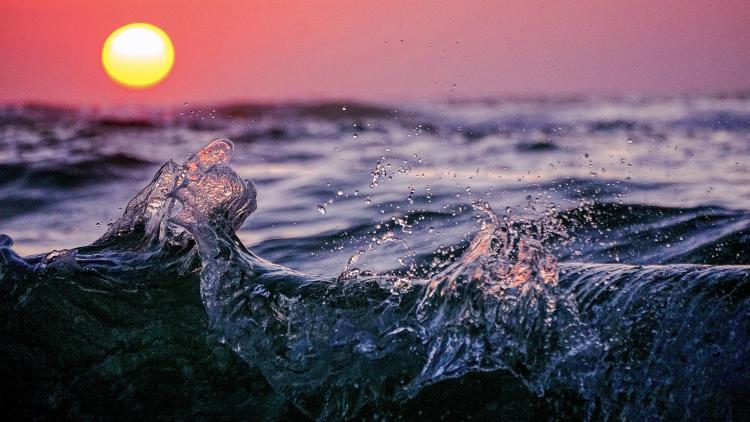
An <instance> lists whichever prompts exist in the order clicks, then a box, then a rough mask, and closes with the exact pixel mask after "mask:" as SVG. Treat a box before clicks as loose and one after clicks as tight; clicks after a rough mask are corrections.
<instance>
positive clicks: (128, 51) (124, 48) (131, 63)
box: [102, 23, 174, 89]
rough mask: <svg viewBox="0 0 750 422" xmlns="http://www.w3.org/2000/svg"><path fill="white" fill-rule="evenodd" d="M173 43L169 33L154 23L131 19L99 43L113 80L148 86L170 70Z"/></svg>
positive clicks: (139, 86)
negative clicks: (101, 43)
mask: <svg viewBox="0 0 750 422" xmlns="http://www.w3.org/2000/svg"><path fill="white" fill-rule="evenodd" d="M173 63H174V47H173V46H172V41H171V40H170V39H169V36H167V34H166V33H165V32H164V31H162V30H161V29H159V28H158V27H156V26H154V25H150V24H147V23H131V24H129V25H125V26H123V27H121V28H118V29H117V30H116V31H114V32H113V33H112V34H111V35H110V36H109V37H107V40H106V41H105V42H104V46H103V47H102V65H103V66H104V69H105V71H106V72H107V74H108V75H109V76H110V77H111V78H112V79H113V80H115V81H116V82H118V83H120V84H122V85H125V86H127V87H131V88H139V89H142V88H148V87H150V86H153V85H156V84H157V83H159V82H160V81H161V80H162V79H164V78H165V77H166V76H167V75H168V74H169V71H170V70H172V64H173Z"/></svg>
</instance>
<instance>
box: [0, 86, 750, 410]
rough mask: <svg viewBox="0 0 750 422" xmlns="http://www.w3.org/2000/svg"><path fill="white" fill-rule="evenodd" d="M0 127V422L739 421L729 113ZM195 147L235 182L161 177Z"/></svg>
mask: <svg viewBox="0 0 750 422" xmlns="http://www.w3.org/2000/svg"><path fill="white" fill-rule="evenodd" d="M0 125H1V126H0V127H1V129H0V204H2V206H1V207H0V233H5V234H6V235H8V236H10V238H12V239H13V242H11V241H10V239H9V238H3V239H2V240H0V243H1V244H2V245H0V251H1V252H2V256H3V258H2V260H0V327H3V328H2V329H0V361H1V362H2V363H0V387H2V390H3V394H2V398H0V405H1V408H2V409H3V411H4V412H7V413H8V415H21V416H26V417H34V418H42V419H50V418H51V419H60V418H69V419H109V418H113V417H114V418H128V419H130V418H145V419H154V418H159V419H167V418H169V419H174V418H176V419H192V418H206V419H227V420H236V419H250V420H278V419H292V418H298V417H301V416H302V415H307V416H310V417H313V418H321V419H336V418H351V417H356V418H371V417H373V416H385V417H388V418H392V419H394V418H395V419H398V418H403V419H407V420H412V419H422V418H438V417H444V418H447V419H469V418H472V419H481V420H496V419H498V418H501V417H510V418H514V419H527V420H533V419H539V418H547V419H549V418H552V419H582V418H588V419H593V420H607V419H620V418H627V419H645V418H650V417H654V418H657V419H682V418H690V419H705V418H710V419H737V420H742V419H743V415H744V414H746V413H743V411H744V410H745V409H746V408H747V407H748V406H749V405H750V403H749V402H748V397H750V368H749V365H750V363H748V362H750V361H748V357H750V332H749V330H750V269H748V267H747V265H748V264H750V259H749V258H748V254H747V247H746V245H747V244H748V240H749V238H750V164H748V162H747V159H746V157H749V156H750V98H746V97H742V96H729V97H718V96H691V97H670V98H648V99H647V98H621V99H592V98H567V99H538V100H492V101H490V100H487V101H471V102H468V101H467V102H451V103H448V102H446V103H435V102H433V103H427V102H417V103H415V104H410V105H398V106H391V105H375V104H361V103H352V102H336V103H309V104H286V105H235V106H223V107H216V108H211V107H197V106H195V107H194V106H191V105H185V106H184V107H180V108H179V109H170V110H167V109H149V110H140V109H139V110H93V109H78V110H72V109H57V108H49V107H5V108H3V109H2V110H1V111H0ZM216 138H230V139H232V141H233V143H234V152H233V158H232V161H231V168H230V167H227V166H226V164H224V161H223V160H219V161H217V163H218V164H216V163H214V162H213V161H211V160H210V159H207V160H208V161H205V160H204V161H201V160H200V158H201V156H198V158H194V159H193V161H189V162H188V164H189V163H190V162H197V163H199V165H197V167H195V168H194V169H192V170H191V167H190V166H189V165H186V167H182V166H180V165H179V164H170V165H167V167H162V164H163V163H164V162H166V161H167V160H169V159H170V158H171V159H174V161H175V162H176V163H182V162H183V161H185V160H186V159H187V158H188V156H190V155H191V154H193V153H195V152H197V151H198V150H199V149H200V148H201V147H203V146H204V145H205V144H206V143H208V142H209V141H211V140H212V139H216ZM204 158H205V157H204ZM196 160H198V161H196ZM200 163H203V164H200ZM205 163H209V164H210V165H209V164H205ZM186 169H187V170H186ZM185 172H187V173H185ZM235 172H236V173H235ZM155 173H157V177H156V178H155V179H154V183H153V184H152V185H150V186H151V188H153V189H151V188H147V189H146V190H145V191H143V192H145V193H144V194H143V195H142V196H140V197H136V198H135V200H134V201H133V202H131V207H130V208H128V210H126V209H125V207H126V204H128V201H129V200H130V199H131V198H133V197H134V195H135V194H136V193H137V192H138V191H139V190H140V189H142V188H143V187H144V186H147V185H149V182H150V181H151V180H152V179H153V178H154V174H155ZM181 175H182V176H181ZM191 175H193V176H191ZM195 175H198V176H195ZM181 177H182V178H181ZM241 179H250V180H252V181H253V182H254V184H255V188H254V189H253V188H251V187H250V188H248V187H247V186H246V185H245V184H244V182H241ZM180 180H182V182H180ZM211 181H214V182H215V183H213V182H211ZM248 186H249V185H248ZM162 188H163V190H164V192H167V193H168V195H167V194H160V195H156V194H155V193H154V192H157V191H160V189H162ZM248 189H249V190H248ZM254 190H257V211H255V212H254V213H253V214H252V215H251V216H250V217H249V218H247V220H246V221H245V220H244V219H245V218H246V217H247V215H248V213H249V212H250V211H251V210H250V209H248V208H242V206H244V205H243V204H247V203H255V200H253V199H252V195H250V193H252V192H254ZM248 192H250V193H248ZM485 202H486V203H487V204H488V205H490V206H491V207H492V208H493V209H494V210H495V212H494V213H493V212H492V211H488V210H487V209H486V206H485V205H483V204H484V203H485ZM473 204H474V205H473ZM477 204H478V205H477ZM173 207H174V209H173ZM123 212H125V216H124V217H123V218H121V219H120V220H118V218H120V216H121V215H122V214H123ZM495 213H496V214H497V215H496V214H495ZM219 214H221V216H220V217H221V218H219V217H217V216H218V215H219ZM242 221H245V222H244V224H242V225H241V226H238V224H241V223H242ZM235 223H236V224H235ZM235 229H236V230H235ZM105 232H106V233H105ZM235 233H236V237H235ZM97 239H99V240H97ZM95 241H96V242H95ZM239 242H241V243H242V244H244V245H245V246H247V248H248V249H250V250H251V251H252V252H248V251H247V250H245V248H244V247H243V246H242V245H241V244H240V243H239ZM11 243H12V249H10V247H11ZM92 243H93V244H92ZM87 244H92V245H91V246H87V247H80V246H81V245H87ZM76 247H80V248H78V249H72V248H76ZM53 250H54V251H55V252H52V253H49V252H50V251H53ZM21 256H23V257H24V258H21ZM259 257H262V258H265V260H264V259H261V258H259ZM266 260H267V261H266ZM269 261H270V262H269ZM271 262H273V263H276V264H280V265H283V266H286V267H289V268H292V269H293V270H297V271H301V272H304V273H307V274H312V275H304V274H301V273H297V272H295V271H292V270H288V269H285V268H283V267H280V266H277V265H276V264H271ZM696 264H698V265H696Z"/></svg>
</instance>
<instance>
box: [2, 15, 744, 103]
mask: <svg viewBox="0 0 750 422" xmlns="http://www.w3.org/2000/svg"><path fill="white" fill-rule="evenodd" d="M131 22H148V23H151V24H154V25H156V26H159V27H160V28H162V29H163V30H164V31H166V33H167V34H169V36H170V37H171V39H172V42H173V44H174V48H175V65H174V68H173V70H172V73H171V74H170V75H169V76H168V77H167V78H166V79H165V80H164V81H163V82H162V83H160V84H159V85H157V86H155V87H152V88H149V89H146V90H141V91H135V90H132V89H128V88H125V87H122V86H120V85H117V84H116V83H114V82H113V81H112V80H110V79H109V77H108V76H107V75H106V73H105V72H104V70H103V68H102V65H101V58H100V54H101V48H102V45H103V43H104V41H105V39H106V38H107V36H108V35H109V34H110V33H111V32H112V31H114V30H115V29H117V28H118V27H120V26H122V25H125V24H128V23H131ZM748 89H750V2H748V1H747V0H724V1H723V0H710V1H709V0H689V1H685V0H680V1H675V0H659V1H641V0H634V1H629V0H619V1H611V0H577V1H567V0H556V1H536V0H518V1H516V0H506V1H502V0H492V1H479V0H475V1H471V0H462V1H437V0H436V1H416V0H412V1H410V0H401V1H390V0H357V1H339V0H329V1H323V0H291V1H290V0H273V1H271V0H268V1H266V0H244V1H228V0H216V1H205V0H201V1H189V0H183V1H158V0H133V1H118V2H115V1H111V0H97V1H80V0H66V1H57V0H47V1H42V0H25V1H24V0H20V1H9V0H0V103H23V102H45V103H60V104H91V105H118V104H182V103H183V102H204V103H206V102H230V101H282V100H308V99H359V100H375V101H394V100H406V101H414V100H418V99H422V98H427V99H430V98H476V97H495V96H505V95H514V96H540V95H571V94H601V95H613V94H614V95H617V94H676V93H693V92H727V91H729V92H732V91H739V90H742V91H745V90H748Z"/></svg>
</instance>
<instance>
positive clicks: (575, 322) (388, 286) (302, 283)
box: [0, 140, 750, 420]
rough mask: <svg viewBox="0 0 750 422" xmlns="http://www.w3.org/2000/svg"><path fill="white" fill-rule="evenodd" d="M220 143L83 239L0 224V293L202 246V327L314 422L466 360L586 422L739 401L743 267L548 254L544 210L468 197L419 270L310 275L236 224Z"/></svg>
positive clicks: (391, 397)
mask: <svg viewBox="0 0 750 422" xmlns="http://www.w3.org/2000/svg"><path fill="white" fill-rule="evenodd" d="M231 152H232V144H231V142H229V141H227V140H219V141H215V142H213V143H211V144H209V145H208V146H206V147H205V148H203V149H202V150H200V151H199V152H198V153H196V154H195V155H193V156H192V157H190V158H189V159H188V160H187V161H186V163H184V164H183V165H177V164H175V163H174V162H171V161H170V162H168V163H167V164H165V165H164V166H163V167H162V168H161V169H160V170H159V172H157V175H156V176H155V178H154V179H153V181H152V183H151V184H149V186H147V187H146V188H144V189H143V190H142V191H141V192H139V193H138V194H137V195H136V197H135V198H133V200H132V201H131V202H130V203H129V204H128V206H127V208H126V210H125V213H124V214H123V217H122V218H120V219H119V220H118V221H116V222H115V223H114V224H113V225H112V227H111V228H110V230H109V231H108V232H107V233H106V234H105V235H104V236H103V237H102V238H101V239H99V240H98V241H97V242H95V243H94V244H93V245H91V246H88V247H83V248H78V249H75V250H70V251H61V252H56V253H51V254H47V255H44V256H38V257H31V258H21V257H19V256H18V255H16V254H15V253H14V252H13V251H12V250H11V249H10V248H11V246H12V240H11V239H10V238H9V237H7V236H0V256H1V257H2V260H1V261H0V277H1V278H2V283H0V288H2V289H4V290H3V291H10V292H11V293H8V294H7V295H6V296H3V297H14V298H15V297H17V295H19V294H21V293H19V292H23V291H25V290H23V289H15V288H14V287H13V286H14V285H16V284H18V283H22V282H24V280H28V279H36V280H45V279H46V278H49V277H52V276H53V275H54V277H58V278H59V277H67V278H68V279H70V280H75V281H74V282H75V283H76V285H77V287H78V288H79V289H80V290H81V291H83V292H85V294H92V295H101V294H110V293H112V292H117V293H118V294H125V293H124V292H128V291H129V290H130V289H135V290H134V291H138V290H137V289H138V288H137V287H133V286H134V285H135V286H137V284H130V282H131V281H132V280H131V281H128V282H124V281H123V280H129V279H127V274H128V271H130V269H134V268H135V269H143V268H148V269H149V270H150V271H155V272H157V273H159V274H170V275H172V274H175V273H174V272H172V270H173V269H175V268H176V269H177V272H176V274H186V273H190V272H192V271H194V270H195V265H196V257H195V253H197V254H198V256H199V261H198V264H197V265H199V266H200V294H201V298H202V301H203V305H204V307H205V310H206V313H207V315H208V319H209V323H210V326H211V328H212V329H213V330H214V331H215V332H216V333H217V334H218V336H219V337H220V338H221V339H222V342H223V343H225V344H226V345H227V346H229V347H230V348H231V349H232V350H233V351H234V352H235V353H236V354H237V355H239V356H241V357H242V358H243V359H244V360H245V361H247V362H248V363H249V364H250V365H252V366H256V367H258V368H259V369H260V370H261V372H262V373H263V375H264V376H265V377H266V379H267V380H268V381H269V383H270V384H271V385H272V386H273V387H274V389H276V391H278V392H280V393H282V394H283V395H284V396H286V397H287V398H289V399H290V400H291V401H292V402H293V403H294V404H295V405H296V406H297V407H298V408H299V409H301V410H302V411H304V412H305V413H306V414H307V415H309V416H311V417H314V418H317V419H328V420H330V419H346V418H350V417H353V416H355V415H356V414H357V413H358V412H359V411H360V410H361V409H362V408H363V407H364V406H365V405H367V404H369V403H372V404H374V405H375V406H376V408H379V407H385V406H387V405H388V403H393V402H404V401H406V400H408V399H410V398H412V397H414V396H415V395H417V394H419V392H420V391H421V390H422V389H423V388H424V387H426V386H428V385H430V384H434V383H437V382H440V381H442V380H446V379H452V378H458V377H461V376H463V375H465V374H467V373H469V372H473V371H498V370H503V371H507V372H509V373H511V374H513V375H514V376H515V377H516V378H517V379H518V380H520V381H521V382H522V383H523V384H524V385H525V386H526V387H527V388H528V389H529V391H531V392H533V393H534V394H536V395H538V396H540V397H544V398H545V400H547V401H549V402H550V403H551V406H554V407H555V408H558V407H566V406H574V407H575V406H576V405H575V404H573V405H571V404H570V403H569V400H568V398H569V397H571V396H573V397H576V398H577V400H574V401H573V402H574V403H582V404H581V408H580V409H574V413H575V414H576V415H578V416H579V417H581V418H586V419H609V418H612V419H620V418H625V419H643V418H647V417H651V416H653V415H658V416H662V417H669V416H677V415H683V416H684V415H688V416H695V417H714V418H717V417H718V418H726V417H730V416H731V415H732V412H733V409H734V408H736V407H737V406H738V405H737V403H740V404H742V403H744V402H743V401H742V400H746V399H743V398H742V397H748V395H747V394H745V393H746V392H747V391H748V386H750V380H748V375H747V374H749V373H750V371H748V364H747V362H748V361H749V360H748V359H747V358H748V357H749V356H750V341H748V336H747V333H748V329H749V328H750V321H749V318H748V315H750V300H749V298H748V297H749V296H750V295H749V294H748V291H749V289H748V286H749V285H750V281H749V280H750V270H748V269H747V268H746V267H705V266H668V267H632V266H625V265H615V266H613V265H586V264H565V265H558V264H557V262H556V260H555V259H554V257H553V256H552V255H551V254H550V253H549V252H548V251H547V250H546V249H545V247H544V240H545V239H546V237H547V236H553V235H557V234H558V233H557V232H556V231H555V230H556V229H555V225H554V224H552V223H550V224H540V223H539V222H535V221H518V220H516V221H513V220H512V219H511V218H509V215H508V214H507V213H506V215H504V216H498V215H496V214H495V213H494V212H492V210H491V209H490V208H489V205H487V204H486V203H482V202H479V203H476V204H475V208H477V209H479V210H481V211H482V212H483V213H484V214H485V217H484V218H483V219H482V223H481V227H480V229H479V231H478V232H477V233H476V234H475V235H474V236H473V237H472V239H471V241H470V242H469V245H468V246H467V247H466V248H465V250H464V251H463V252H462V253H461V254H460V255H458V256H457V257H455V259H452V260H450V261H447V262H443V263H441V265H439V266H437V267H436V268H437V269H436V271H435V272H432V273H430V274H429V275H428V276H427V277H423V278H416V277H409V276H397V275H380V276H378V275H375V274H371V273H365V272H362V271H360V272H358V273H354V272H352V271H353V268H351V266H352V265H353V264H354V263H356V259H354V261H353V262H350V264H349V265H348V266H347V268H346V271H345V273H346V272H349V273H347V275H346V276H345V277H339V278H330V279H327V278H318V277H313V276H309V275H305V274H301V273H298V272H295V271H293V270H290V269H288V268H284V267H282V266H279V265H276V264H273V263H271V262H268V261H265V260H263V259H261V258H259V257H257V256H256V255H254V254H253V253H252V252H250V251H248V250H247V249H246V248H245V247H244V246H243V245H242V243H241V242H240V241H239V239H238V238H237V236H236V234H235V230H236V229H237V228H238V227H239V226H240V225H241V224H242V222H243V221H244V220H245V218H246V217H247V216H248V215H249V214H250V213H252V212H253V211H254V210H255V208H256V205H257V204H256V193H255V188H254V186H253V185H252V183H250V182H248V181H244V180H242V179H241V178H240V177H239V176H238V175H237V174H236V173H235V172H234V171H233V170H232V169H231V168H230V167H229V166H228V161H229V159H230V157H231ZM61 274H62V276H61ZM65 274H67V276H65ZM87 274H95V275H96V277H94V278H91V277H90V276H87ZM99 275H104V276H102V277H100V276H99ZM115 276H116V277H115ZM178 277H179V276H178ZM169 278H171V277H166V276H165V277H156V279H157V280H158V282H162V283H163V282H165V280H167V279H169ZM82 280H84V281H82ZM19 285H20V284H19ZM9 286H10V287H9ZM14 295H15V296H14ZM23 300H25V299H23V296H21V297H20V299H19V303H23Z"/></svg>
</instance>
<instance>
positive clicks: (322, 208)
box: [318, 204, 326, 214]
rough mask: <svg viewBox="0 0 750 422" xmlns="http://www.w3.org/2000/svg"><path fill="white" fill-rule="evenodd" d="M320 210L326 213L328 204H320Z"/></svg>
mask: <svg viewBox="0 0 750 422" xmlns="http://www.w3.org/2000/svg"><path fill="white" fill-rule="evenodd" d="M318 212H319V213H321V214H325V213H326V206H325V205H324V204H320V205H318Z"/></svg>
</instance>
